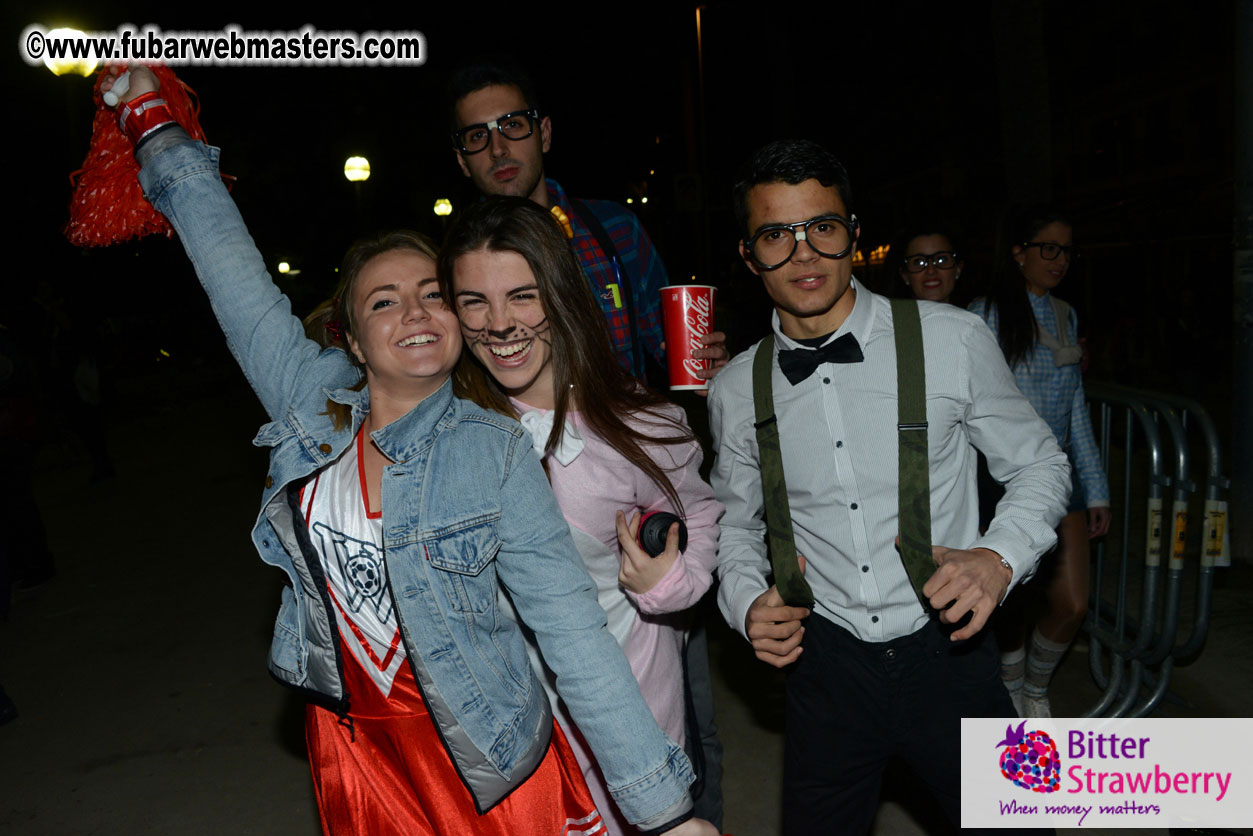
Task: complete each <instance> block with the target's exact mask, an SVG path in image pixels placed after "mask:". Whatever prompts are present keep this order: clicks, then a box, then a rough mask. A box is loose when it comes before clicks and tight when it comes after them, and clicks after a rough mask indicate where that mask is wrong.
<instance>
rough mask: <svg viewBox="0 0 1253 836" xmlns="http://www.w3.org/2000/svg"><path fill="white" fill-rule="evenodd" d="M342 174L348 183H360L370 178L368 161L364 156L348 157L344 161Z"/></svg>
mask: <svg viewBox="0 0 1253 836" xmlns="http://www.w3.org/2000/svg"><path fill="white" fill-rule="evenodd" d="M344 176H345V177H347V178H348V181H349V182H350V183H361V182H363V181H365V180H369V179H370V161H369V160H367V159H366V158H365V157H349V158H348V159H347V160H345V161H344Z"/></svg>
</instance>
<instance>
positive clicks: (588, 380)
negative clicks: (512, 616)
mask: <svg viewBox="0 0 1253 836" xmlns="http://www.w3.org/2000/svg"><path fill="white" fill-rule="evenodd" d="M478 250H488V251H491V252H513V253H517V254H518V255H520V256H522V257H523V258H525V259H526V262H527V265H528V266H529V267H530V268H531V273H532V274H533V275H534V276H535V283H536V285H537V286H538V288H539V297H540V302H541V303H542V304H543V306H544V313H545V314H546V315H547V321H548V323H549V326H550V332H549V333H550V334H551V335H552V361H551V362H552V371H553V389H554V392H553V395H554V398H555V401H556V404H555V408H554V410H553V413H554V415H553V429H552V432H551V433H550V434H549V436H548V442H547V443H546V445H545V453H546V454H548V453H552V452H553V450H555V449H556V448H557V444H558V443H559V442H560V440H561V434H562V432H563V431H564V428H565V419H566V413H567V412H568V411H569V410H570V397H571V392H572V391H573V392H575V393H576V394H577V397H578V407H579V412H580V413H581V414H582V416H583V420H584V421H585V422H586V424H587V426H588V427H590V428H591V430H592V431H593V432H595V433H596V434H597V435H599V436H600V437H601V438H603V439H604V440H605V441H606V442H607V443H608V444H609V446H611V447H612V448H613V449H614V450H616V451H617V452H618V453H620V454H621V455H622V457H623V458H625V459H626V460H627V461H629V462H630V463H631V464H633V465H635V466H636V467H638V468H639V469H640V470H642V471H643V472H644V473H645V474H647V476H648V478H649V479H651V480H652V481H653V482H654V483H655V484H656V485H657V487H659V488H661V490H662V491H664V492H665V494H666V496H667V497H668V498H669V499H670V501H671V502H672V503H673V504H674V508H675V511H676V512H678V513H680V514H682V513H683V504H682V502H681V501H680V499H679V495H678V492H677V491H676V490H675V489H674V485H673V483H672V482H671V481H670V477H669V476H667V475H666V472H665V470H663V469H662V468H661V467H659V466H658V465H657V463H656V462H655V461H653V459H652V458H651V457H650V456H649V455H648V454H647V453H646V452H644V449H643V446H642V445H643V444H645V443H649V444H686V443H688V442H690V441H692V440H693V436H692V433H691V431H690V430H688V429H687V427H685V426H684V425H683V424H682V423H681V422H679V421H677V420H675V419H674V418H672V417H670V416H669V415H667V414H666V413H665V411H664V409H665V407H666V406H668V405H669V401H667V400H666V399H665V398H663V397H661V396H660V395H658V394H657V393H656V392H653V391H651V390H649V389H647V388H645V387H644V386H642V385H641V384H640V383H639V382H638V381H637V380H636V379H635V378H633V377H631V375H630V374H628V373H627V371H626V370H625V369H623V368H622V366H621V365H620V364H619V363H618V359H617V357H616V356H615V355H614V352H613V348H612V347H611V345H610V342H609V331H608V328H607V327H606V325H605V319H604V315H603V314H602V313H601V311H600V307H599V306H598V305H597V304H596V299H595V298H594V297H593V296H592V292H591V290H590V289H589V288H588V286H587V281H586V279H584V278H583V271H582V270H581V269H580V268H579V263H578V261H577V260H575V257H574V253H573V252H571V251H570V245H569V243H568V242H567V241H566V237H565V234H564V233H563V232H562V230H561V227H560V226H559V225H558V224H557V222H556V221H555V220H553V217H552V215H550V214H549V213H548V212H547V211H546V210H544V209H543V208H542V207H540V206H539V205H537V204H535V203H533V202H532V201H530V200H528V199H526V198H522V197H502V196H493V197H488V198H486V199H484V200H482V201H480V202H479V203H476V204H474V205H473V206H470V207H469V208H467V209H465V210H464V211H463V212H462V214H461V217H460V218H458V219H457V222H456V224H455V225H454V226H453V228H452V230H450V231H449V233H448V238H447V239H446V240H445V241H444V247H443V250H442V251H441V252H440V256H439V262H438V270H437V275H438V276H439V281H440V288H441V290H442V291H443V293H444V296H445V298H448V299H453V298H455V297H454V295H453V282H452V275H453V266H454V264H455V263H456V260H457V259H458V258H459V257H461V256H463V255H466V254H467V253H471V252H476V251H478ZM470 353H471V352H466V354H467V355H469V354H470ZM463 359H465V358H463ZM463 365H466V366H469V364H468V363H466V364H463ZM471 378H477V379H471ZM454 380H459V382H460V384H461V385H460V387H459V388H462V389H463V390H466V391H467V392H468V393H469V397H471V399H473V400H474V401H476V402H477V403H479V404H480V405H481V406H483V407H485V408H488V409H495V410H497V411H501V412H504V411H506V409H507V410H508V414H516V411H515V410H514V409H513V408H512V405H511V404H510V402H509V399H508V397H507V396H506V395H505V393H504V392H503V391H502V390H501V389H500V386H499V384H497V382H496V380H495V378H493V377H492V376H491V375H490V374H489V373H488V372H487V371H486V370H484V369H483V367H482V365H481V364H479V363H478V361H477V360H476V361H474V364H473V367H472V368H465V369H458V374H457V375H456V376H455V377H454ZM475 390H478V391H475ZM638 413H642V414H645V415H647V417H648V423H650V424H654V425H656V430H657V432H654V433H646V432H643V431H641V430H639V429H636V428H635V427H632V426H631V425H630V424H628V423H627V422H626V421H625V420H624V419H623V416H625V415H630V414H638ZM663 429H664V430H665V431H666V432H665V433H662V432H661V430H663Z"/></svg>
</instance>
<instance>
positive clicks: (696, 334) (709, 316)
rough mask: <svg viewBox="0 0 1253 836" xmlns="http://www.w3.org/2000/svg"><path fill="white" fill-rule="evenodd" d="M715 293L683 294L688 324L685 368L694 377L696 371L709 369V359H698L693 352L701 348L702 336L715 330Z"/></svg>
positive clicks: (684, 317) (685, 321) (685, 319)
mask: <svg viewBox="0 0 1253 836" xmlns="http://www.w3.org/2000/svg"><path fill="white" fill-rule="evenodd" d="M712 303H713V294H710V293H701V294H693V293H686V294H683V321H684V323H685V324H686V325H687V357H685V358H684V359H683V369H684V371H686V372H687V373H688V374H689V375H691V376H692V377H694V378H695V377H696V372H697V371H699V370H703V369H707V368H709V366H708V361H707V360H697V359H695V358H693V357H692V353H693V352H694V351H695V350H696V349H698V348H701V347H702V346H701V342H700V338H701V337H703V336H705V335H706V334H708V333H709V332H710V331H712V330H713V327H712V326H713V304H712Z"/></svg>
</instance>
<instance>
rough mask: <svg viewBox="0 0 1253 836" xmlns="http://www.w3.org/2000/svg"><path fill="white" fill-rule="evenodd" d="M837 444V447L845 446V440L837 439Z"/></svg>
mask: <svg viewBox="0 0 1253 836" xmlns="http://www.w3.org/2000/svg"><path fill="white" fill-rule="evenodd" d="M835 446H836V447H843V446H844V442H843V441H837V442H835Z"/></svg>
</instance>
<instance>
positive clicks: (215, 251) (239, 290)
mask: <svg viewBox="0 0 1253 836" xmlns="http://www.w3.org/2000/svg"><path fill="white" fill-rule="evenodd" d="M139 180H140V183H141V184H142V185H143V189H144V195H145V196H146V197H147V198H148V200H149V201H150V202H151V203H152V205H153V206H155V207H156V208H157V210H158V211H160V212H161V214H163V215H165V217H166V218H168V219H169V221H170V223H171V224H172V225H173V227H174V230H175V231H176V232H177V233H178V237H179V240H180V241H182V242H183V248H184V249H185V250H186V251H187V256H188V258H190V259H191V263H192V265H193V266H194V267H195V269H196V275H197V276H199V278H200V283H201V285H203V286H204V289H205V292H206V293H207V294H208V295H209V302H210V303H211V304H212V306H213V312H214V314H215V315H216V316H217V319H218V323H219V324H220V325H221V327H222V332H223V333H224V334H225V335H226V344H227V346H228V347H229V348H230V351H231V354H233V355H234V356H235V359H236V361H238V363H239V365H240V367H241V368H242V369H243V371H244V375H245V376H246V377H247V378H248V382H249V383H250V384H251V385H252V388H253V390H254V391H255V392H256V393H257V397H259V398H260V399H261V403H262V405H263V406H264V407H265V410H266V412H267V413H269V415H270V417H271V419H274V420H278V419H280V418H282V417H284V416H285V415H286V413H287V411H288V408H289V407H290V406H291V405H292V403H293V402H294V401H295V400H296V399H297V398H298V397H300V396H301V395H302V394H303V395H305V396H307V395H308V393H309V391H311V389H310V387H317V388H316V389H314V390H313V391H320V386H331V387H338V386H347V385H350V384H351V383H352V382H353V379H354V378H355V376H356V372H355V371H354V370H353V369H352V368H351V366H350V364H349V363H348V362H347V357H346V356H343V357H342V360H340V359H336V360H335V361H334V362H328V363H322V364H317V365H320V366H322V369H321V371H322V372H325V373H326V374H325V375H318V376H311V371H312V369H313V367H314V366H315V364H316V361H317V360H318V358H319V355H320V354H321V353H322V352H321V348H320V347H319V346H318V344H317V343H315V342H313V341H312V340H309V339H307V338H306V337H305V334H304V328H303V326H302V325H301V323H300V320H299V319H297V318H296V317H294V316H293V315H292V312H291V304H290V302H289V301H288V299H287V297H286V296H284V295H283V294H282V292H280V291H279V289H278V288H277V287H275V285H274V282H273V281H272V280H271V279H270V275H269V273H268V272H267V271H266V269H265V259H264V258H262V256H261V253H260V252H258V251H257V247H256V245H255V244H254V243H253V241H252V237H251V236H250V235H249V234H248V229H247V227H246V226H245V225H244V220H243V218H242V217H240V214H239V210H238V209H237V208H236V206H235V202H234V201H233V200H231V197H230V195H229V194H228V193H227V191H226V187H225V186H224V185H222V179H221V177H220V176H219V174H218V150H217V149H216V148H211V147H209V146H206V145H204V144H203V143H200V142H196V141H192V140H189V141H187V142H182V143H179V144H176V145H172V146H170V147H168V148H166V149H165V150H163V151H161V152H159V153H158V154H156V155H155V156H154V157H152V158H151V159H150V160H148V161H147V163H146V164H145V165H144V167H143V168H142V169H141V171H140V174H139ZM335 353H336V354H338V355H342V354H343V352H335ZM328 354H329V353H328Z"/></svg>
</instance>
